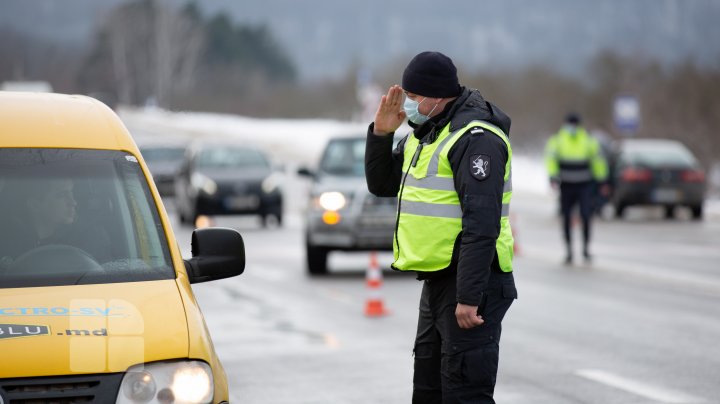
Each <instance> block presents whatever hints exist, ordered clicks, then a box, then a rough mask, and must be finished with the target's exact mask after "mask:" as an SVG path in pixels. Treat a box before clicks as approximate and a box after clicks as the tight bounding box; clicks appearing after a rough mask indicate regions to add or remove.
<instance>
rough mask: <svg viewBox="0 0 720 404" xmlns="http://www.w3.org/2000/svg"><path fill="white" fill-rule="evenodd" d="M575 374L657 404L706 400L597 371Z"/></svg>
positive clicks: (583, 371)
mask: <svg viewBox="0 0 720 404" xmlns="http://www.w3.org/2000/svg"><path fill="white" fill-rule="evenodd" d="M575 374H576V375H578V376H580V377H584V378H586V379H589V380H592V381H594V382H598V383H601V384H604V385H607V386H610V387H614V388H616V389H620V390H624V391H627V392H629V393H633V394H635V395H638V396H642V397H645V398H649V399H651V400H655V401H657V402H659V403H671V404H691V403H704V402H706V400H704V399H702V398H700V397H695V396H692V395H690V394H686V393H683V392H681V391H677V390H671V389H666V388H662V387H657V386H653V385H650V384H647V383H643V382H639V381H637V380H632V379H628V378H626V377H622V376H618V375H615V374H612V373H609V372H605V371H602V370H598V369H580V370H577V371H575Z"/></svg>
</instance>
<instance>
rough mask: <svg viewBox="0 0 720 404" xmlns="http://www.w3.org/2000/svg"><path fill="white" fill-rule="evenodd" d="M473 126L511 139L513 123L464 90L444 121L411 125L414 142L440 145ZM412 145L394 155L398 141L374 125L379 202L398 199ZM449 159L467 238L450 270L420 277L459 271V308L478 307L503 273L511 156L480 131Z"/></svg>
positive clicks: (372, 172)
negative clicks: (501, 243)
mask: <svg viewBox="0 0 720 404" xmlns="http://www.w3.org/2000/svg"><path fill="white" fill-rule="evenodd" d="M473 120H483V121H486V122H489V123H491V124H493V125H495V126H497V127H499V128H500V129H502V130H503V132H505V133H506V134H507V135H508V136H509V135H510V118H509V117H508V116H507V115H506V114H505V113H504V112H502V111H501V110H500V109H499V108H498V107H497V106H495V105H493V104H491V103H490V102H487V101H485V99H483V97H482V96H481V95H480V92H479V91H477V90H471V89H467V88H463V91H462V93H461V95H460V96H459V97H458V98H457V99H455V100H454V101H453V102H452V103H449V104H448V105H447V106H446V107H445V109H444V110H443V112H442V113H440V114H439V115H437V116H435V117H433V118H432V119H430V120H428V121H427V122H425V123H424V124H423V125H420V126H417V125H414V124H412V123H410V125H411V126H412V127H413V128H414V131H413V134H414V136H415V137H417V138H418V139H419V140H420V141H421V142H422V143H426V144H429V143H432V142H434V141H435V140H436V139H437V136H438V134H439V132H440V131H441V130H442V128H444V127H445V125H447V124H448V123H449V124H450V131H451V132H452V131H455V130H457V129H460V128H463V127H464V126H466V125H467V124H468V123H469V122H470V121H473ZM408 136H409V135H408ZM406 140H407V136H405V137H404V138H403V139H402V140H401V141H400V142H399V143H398V146H397V147H396V148H395V150H393V149H392V142H393V136H392V135H387V136H378V135H375V134H373V124H370V127H369V128H368V134H367V146H366V152H365V176H366V179H367V184H368V189H369V190H370V192H371V193H373V194H375V195H377V196H397V194H398V192H399V190H400V186H401V181H402V177H403V172H402V164H403V149H404V144H405V141H406ZM480 154H482V155H484V156H485V157H487V158H489V161H490V164H489V168H490V170H489V172H488V175H487V176H486V177H484V178H481V179H480V178H478V177H476V176H474V175H473V160H474V159H475V158H476V157H477V156H478V155H480ZM487 158H486V159H487ZM448 159H449V160H450V165H451V167H452V170H453V176H454V181H455V190H456V191H457V193H458V196H459V199H460V207H461V209H462V212H463V214H462V232H461V233H460V235H459V236H458V238H457V240H456V241H455V248H454V250H453V259H452V262H451V263H450V266H449V267H448V268H446V269H445V270H442V271H439V272H434V273H421V272H418V279H427V278H432V277H437V276H446V275H450V274H453V273H455V271H457V300H458V302H459V303H463V304H469V305H473V306H477V305H479V304H480V302H481V299H482V294H483V293H484V291H485V289H486V287H487V282H488V277H489V276H490V271H491V270H494V271H500V266H499V263H498V259H497V253H496V250H495V242H496V240H497V238H498V236H499V235H500V217H501V209H502V194H503V185H504V176H505V163H506V162H507V159H508V150H507V147H506V146H505V142H503V140H502V139H500V137H498V136H496V135H495V134H493V133H491V132H489V131H484V132H482V133H480V131H478V133H472V134H471V133H468V134H466V135H464V136H463V137H461V138H460V139H459V140H458V141H457V142H456V143H455V144H454V145H453V147H452V148H451V149H450V151H449V153H448ZM486 172H487V170H486Z"/></svg>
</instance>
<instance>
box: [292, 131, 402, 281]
mask: <svg viewBox="0 0 720 404" xmlns="http://www.w3.org/2000/svg"><path fill="white" fill-rule="evenodd" d="M298 173H299V174H300V175H305V176H308V177H311V178H312V181H313V183H312V187H311V190H310V201H309V204H308V208H307V213H306V215H305V251H306V258H307V270H308V272H309V273H310V274H311V275H321V274H326V273H327V272H328V267H327V258H328V254H329V253H330V252H331V251H334V250H340V251H369V250H392V237H393V231H394V229H395V216H396V215H395V213H396V208H397V206H396V205H397V199H396V198H378V197H376V196H374V195H372V194H370V192H369V191H368V189H367V183H366V182H365V136H358V137H342V138H333V139H330V140H329V142H328V144H327V146H326V147H325V150H324V151H323V154H322V157H321V159H320V164H319V167H318V169H317V171H316V172H313V171H310V170H308V169H301V170H299V171H298Z"/></svg>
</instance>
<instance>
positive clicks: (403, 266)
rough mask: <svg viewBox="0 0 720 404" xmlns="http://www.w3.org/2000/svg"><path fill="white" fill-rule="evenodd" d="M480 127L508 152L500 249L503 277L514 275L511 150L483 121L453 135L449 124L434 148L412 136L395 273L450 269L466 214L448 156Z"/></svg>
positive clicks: (401, 200)
mask: <svg viewBox="0 0 720 404" xmlns="http://www.w3.org/2000/svg"><path fill="white" fill-rule="evenodd" d="M477 127H480V128H482V129H483V130H486V131H489V132H491V133H493V134H494V135H497V136H499V137H500V138H501V139H502V140H503V141H504V142H505V145H506V146H507V150H508V159H507V162H506V164H505V175H504V177H503V178H504V181H505V185H504V188H503V195H502V216H501V218H500V235H499V237H498V239H497V241H496V243H495V248H496V251H497V255H498V261H499V263H500V268H501V269H502V270H503V271H504V272H512V259H513V243H514V240H513V235H512V231H511V229H510V218H509V208H510V199H511V197H512V180H511V178H512V175H511V160H512V148H511V147H510V141H509V140H508V137H507V135H505V133H504V132H503V131H502V130H501V129H500V128H498V127H496V126H494V125H492V124H490V123H488V122H484V121H472V122H470V123H469V124H467V125H466V126H465V127H463V128H461V129H459V130H456V131H454V132H452V133H451V132H450V125H449V124H448V125H446V126H445V128H443V130H442V131H440V133H439V135H438V137H437V139H436V140H435V141H434V142H433V143H430V144H420V141H419V140H418V139H417V138H416V137H415V136H413V135H412V134H410V135H409V136H408V139H407V141H406V142H405V146H404V162H403V177H404V180H403V182H402V184H401V186H400V190H399V191H398V216H397V226H396V230H395V237H394V241H393V254H394V258H395V261H394V262H393V264H392V266H393V268H395V269H398V270H401V271H420V272H433V271H440V270H442V269H445V268H447V267H448V266H449V265H450V262H451V260H452V254H453V248H454V246H455V240H456V239H457V237H458V235H459V234H460V232H461V231H462V210H461V208H460V199H459V197H458V194H457V191H456V190H455V183H454V180H453V172H452V168H451V166H450V161H449V160H448V152H449V151H450V149H451V148H452V146H453V145H454V144H455V142H457V141H458V140H459V139H460V138H461V137H462V136H463V135H465V134H466V133H469V130H470V129H471V128H477Z"/></svg>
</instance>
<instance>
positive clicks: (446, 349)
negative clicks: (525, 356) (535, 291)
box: [412, 271, 517, 404]
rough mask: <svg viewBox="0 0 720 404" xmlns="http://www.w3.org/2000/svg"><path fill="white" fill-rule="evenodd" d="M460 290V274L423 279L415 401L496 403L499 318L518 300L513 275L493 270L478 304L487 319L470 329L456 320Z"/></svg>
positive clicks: (430, 403) (418, 403)
mask: <svg viewBox="0 0 720 404" xmlns="http://www.w3.org/2000/svg"><path fill="white" fill-rule="evenodd" d="M456 289H457V288H456V274H449V275H448V276H444V277H442V278H439V279H432V280H425V281H424V284H423V289H422V295H421V297H420V316H419V319H418V329H417V336H416V338H415V349H414V352H415V374H414V377H413V399H412V402H413V403H414V404H461V403H462V404H464V403H473V404H485V403H492V404H494V403H495V400H493V392H494V390H495V378H496V376H497V370H498V355H499V348H500V346H499V343H500V332H501V322H502V319H503V317H504V316H505V313H506V312H507V310H508V309H509V308H510V305H511V304H512V302H513V300H514V299H517V290H516V289H515V281H514V278H513V274H512V273H499V272H495V271H493V272H492V273H491V275H490V279H489V283H488V289H487V291H486V293H485V294H484V295H483V302H482V303H481V305H480V307H479V311H480V312H481V313H480V314H481V315H482V317H483V319H484V320H485V323H484V324H483V325H481V326H479V327H475V328H472V329H467V330H466V329H462V328H460V326H459V325H458V323H457V319H456V317H455V308H456V306H457V301H456Z"/></svg>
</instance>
